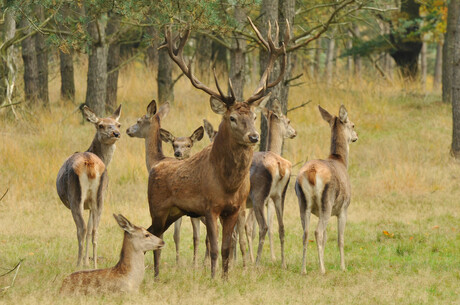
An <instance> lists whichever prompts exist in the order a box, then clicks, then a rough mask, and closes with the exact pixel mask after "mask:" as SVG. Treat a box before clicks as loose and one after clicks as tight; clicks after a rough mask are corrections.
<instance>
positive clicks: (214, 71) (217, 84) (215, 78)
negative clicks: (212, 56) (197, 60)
mask: <svg viewBox="0 0 460 305" xmlns="http://www.w3.org/2000/svg"><path fill="white" fill-rule="evenodd" d="M212 73H213V74H214V81H215V82H216V87H217V90H218V91H219V93H220V95H221V96H225V94H224V93H223V92H222V90H221V89H220V86H219V81H218V80H217V74H216V68H213V69H212Z"/></svg>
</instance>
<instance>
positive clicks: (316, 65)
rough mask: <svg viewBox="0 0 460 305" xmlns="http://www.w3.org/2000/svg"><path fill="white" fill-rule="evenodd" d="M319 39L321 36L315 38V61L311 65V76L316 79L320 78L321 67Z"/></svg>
mask: <svg viewBox="0 0 460 305" xmlns="http://www.w3.org/2000/svg"><path fill="white" fill-rule="evenodd" d="M321 40H322V38H318V39H316V42H315V63H314V66H313V77H314V78H315V79H316V81H318V80H319V79H320V75H321V74H320V67H321V65H320V64H321Z"/></svg>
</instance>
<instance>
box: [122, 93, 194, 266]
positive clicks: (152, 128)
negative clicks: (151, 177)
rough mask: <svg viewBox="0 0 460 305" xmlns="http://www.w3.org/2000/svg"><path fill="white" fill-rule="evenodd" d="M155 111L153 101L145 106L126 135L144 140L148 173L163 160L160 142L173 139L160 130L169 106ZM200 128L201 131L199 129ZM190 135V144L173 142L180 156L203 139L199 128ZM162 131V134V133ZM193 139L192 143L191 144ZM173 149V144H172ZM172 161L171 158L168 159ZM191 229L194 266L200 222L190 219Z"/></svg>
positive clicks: (177, 232) (177, 239)
mask: <svg viewBox="0 0 460 305" xmlns="http://www.w3.org/2000/svg"><path fill="white" fill-rule="evenodd" d="M156 111H157V105H156V102H155V101H152V102H150V104H149V105H148V106H147V113H146V114H145V115H144V116H142V117H140V118H139V119H137V122H136V124H134V125H132V126H130V127H129V128H128V129H127V130H126V133H127V134H128V135H129V136H130V137H135V138H143V139H145V159H146V165H147V171H148V172H150V168H151V167H152V166H153V165H155V164H156V163H157V162H158V161H159V160H162V158H164V156H163V153H162V146H161V140H163V141H165V140H166V139H168V141H169V139H172V138H174V139H175V137H174V136H172V134H171V133H169V131H167V130H164V129H162V128H160V125H161V121H162V120H163V119H164V118H165V117H166V115H167V114H168V113H169V104H168V103H165V104H163V105H162V106H161V107H160V109H159V110H158V112H156ZM200 128H201V129H200ZM200 128H198V129H197V130H195V132H194V133H193V134H192V136H191V137H189V138H187V139H189V140H190V142H189V141H188V140H187V139H185V137H182V138H178V139H181V141H178V142H175V141H173V142H175V144H176V146H177V147H178V149H179V151H180V153H181V156H184V155H185V156H189V155H190V150H191V146H189V147H188V145H193V142H195V141H199V140H200V139H201V138H202V137H203V129H202V128H203V127H200ZM200 130H201V136H200ZM162 131H163V132H162ZM192 139H193V142H192ZM173 148H174V144H173ZM169 159H171V160H173V159H172V158H169ZM181 221H182V220H181V219H178V220H177V221H176V224H175V227H174V242H175V244H176V262H178V261H179V243H180V227H181ZM191 221H192V227H193V245H194V249H193V264H194V265H196V262H197V260H196V257H197V251H198V245H199V241H200V220H199V219H194V218H191Z"/></svg>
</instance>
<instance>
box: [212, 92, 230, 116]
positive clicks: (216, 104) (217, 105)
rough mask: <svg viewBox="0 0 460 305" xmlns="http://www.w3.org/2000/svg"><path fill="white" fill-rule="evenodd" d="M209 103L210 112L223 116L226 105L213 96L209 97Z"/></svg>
mask: <svg viewBox="0 0 460 305" xmlns="http://www.w3.org/2000/svg"><path fill="white" fill-rule="evenodd" d="M209 102H210V103H211V109H212V111H214V112H215V113H217V114H224V113H225V112H226V111H227V105H226V104H225V103H224V102H223V101H221V100H219V99H217V98H215V97H214V96H211V99H210V100H209Z"/></svg>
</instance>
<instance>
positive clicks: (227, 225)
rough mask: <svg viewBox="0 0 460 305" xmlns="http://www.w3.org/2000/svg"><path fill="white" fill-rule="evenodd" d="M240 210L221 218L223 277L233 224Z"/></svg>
mask: <svg viewBox="0 0 460 305" xmlns="http://www.w3.org/2000/svg"><path fill="white" fill-rule="evenodd" d="M239 212H240V211H238V212H236V213H233V214H232V215H228V216H226V217H225V218H222V272H223V273H222V277H223V278H224V279H226V278H227V276H228V263H229V255H230V247H231V242H232V232H233V231H234V228H235V224H236V222H237V221H238V215H239V214H240V213H239Z"/></svg>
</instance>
